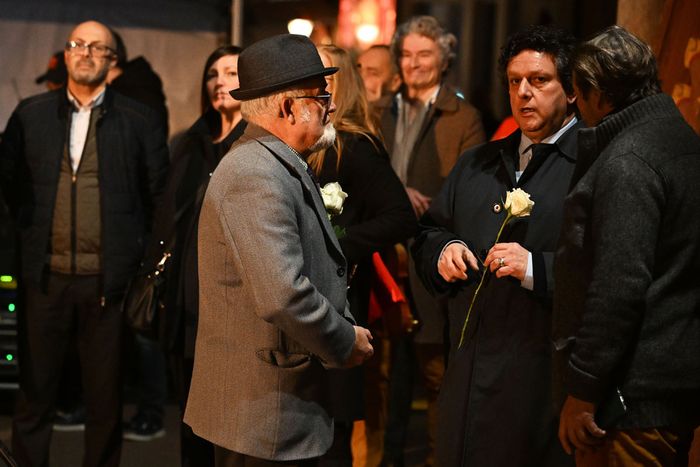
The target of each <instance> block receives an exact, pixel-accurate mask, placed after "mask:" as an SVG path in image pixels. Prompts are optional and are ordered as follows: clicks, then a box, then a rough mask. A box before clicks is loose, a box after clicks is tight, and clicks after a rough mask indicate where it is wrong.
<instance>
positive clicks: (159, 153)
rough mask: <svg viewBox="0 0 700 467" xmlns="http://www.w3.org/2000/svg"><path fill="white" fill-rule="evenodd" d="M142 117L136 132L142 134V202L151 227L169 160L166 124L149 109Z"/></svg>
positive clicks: (161, 195) (162, 189)
mask: <svg viewBox="0 0 700 467" xmlns="http://www.w3.org/2000/svg"><path fill="white" fill-rule="evenodd" d="M144 117H145V118H144V121H143V122H142V124H143V128H139V129H137V131H140V132H142V137H143V139H142V145H143V159H142V160H143V167H144V180H143V185H145V187H146V191H147V193H146V195H145V196H144V202H145V204H146V207H147V212H149V213H150V217H149V220H148V221H149V227H153V223H154V219H155V210H156V208H157V207H158V206H159V205H160V203H161V200H162V197H163V191H164V189H165V182H166V178H167V175H168V165H169V163H170V160H169V157H168V146H167V141H166V136H165V129H164V127H165V125H166V122H165V121H164V120H163V117H162V116H161V115H160V114H158V112H156V111H155V110H153V109H150V108H149V109H148V111H147V112H146V113H145V114H144Z"/></svg>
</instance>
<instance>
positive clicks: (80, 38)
mask: <svg viewBox="0 0 700 467" xmlns="http://www.w3.org/2000/svg"><path fill="white" fill-rule="evenodd" d="M114 49H115V41H114V36H112V32H111V31H110V30H109V28H108V27H107V26H105V25H104V24H102V23H98V22H97V21H86V22H84V23H80V24H79V25H77V26H76V27H75V28H74V29H73V31H71V33H70V35H69V36H68V42H67V44H66V51H65V60H66V68H67V69H68V85H69V89H71V88H72V87H74V86H75V85H81V86H89V87H100V86H102V85H103V84H104V83H105V80H106V78H107V73H108V71H109V70H110V69H111V68H112V67H114V65H115V63H116V55H115V53H114Z"/></svg>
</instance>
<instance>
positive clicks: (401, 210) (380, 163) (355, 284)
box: [309, 45, 416, 465]
mask: <svg viewBox="0 0 700 467" xmlns="http://www.w3.org/2000/svg"><path fill="white" fill-rule="evenodd" d="M318 50H319V54H320V55H321V60H322V61H323V64H324V65H325V66H334V67H338V69H339V70H338V72H337V73H336V74H334V75H332V76H328V77H326V80H327V81H328V88H327V89H328V91H329V92H330V93H331V94H332V100H333V103H335V106H336V111H335V112H334V113H332V114H331V122H333V125H334V126H335V128H336V131H337V136H336V141H335V144H334V145H333V146H332V147H330V148H329V149H327V150H325V151H321V152H318V153H315V154H313V155H312V156H310V157H309V164H310V165H311V167H312V168H313V170H314V172H315V173H316V174H317V176H318V178H319V181H320V183H321V186H323V185H325V184H326V183H330V182H338V183H340V185H341V187H342V188H343V190H344V191H345V192H346V193H348V198H347V199H346V201H345V204H344V206H343V212H342V214H340V215H338V216H336V217H334V218H333V219H332V221H331V222H332V223H333V224H335V225H337V226H339V227H341V228H342V229H343V230H344V232H345V233H344V235H341V238H340V246H341V247H342V249H343V253H344V254H345V257H346V259H347V261H348V267H349V268H350V270H353V269H354V270H355V274H354V275H353V277H352V280H351V283H350V289H349V291H348V300H349V302H350V310H351V312H352V314H353V316H354V317H355V319H357V322H358V325H360V326H365V327H366V326H368V324H369V323H367V307H368V304H369V292H370V283H371V279H372V253H374V252H375V251H380V250H382V249H384V248H386V247H390V246H392V245H394V244H395V243H397V242H400V241H403V240H406V239H407V238H409V237H411V236H412V235H413V234H414V232H415V230H416V217H415V214H414V213H413V208H412V207H411V203H410V201H409V200H408V196H407V195H406V191H405V190H404V188H403V185H402V184H401V181H400V180H399V179H398V177H397V176H396V174H395V173H394V171H393V169H392V168H391V164H390V162H389V156H388V154H387V152H386V150H385V149H384V145H383V144H382V142H381V140H380V138H379V133H378V129H377V126H376V125H375V123H374V122H373V120H372V117H371V114H370V110H369V105H368V102H367V99H366V97H365V96H366V94H365V89H364V84H363V83H362V78H361V77H360V75H359V73H358V72H357V69H356V68H355V65H354V63H353V61H352V59H351V57H350V54H349V53H348V52H346V51H345V50H343V49H341V48H339V47H336V46H333V45H327V46H320V47H319V49H318ZM375 349H376V346H375ZM376 358H380V356H379V355H377V356H376ZM332 383H333V388H332V391H331V394H332V395H333V396H332V397H333V398H334V399H335V400H334V401H333V402H334V404H333V405H334V408H335V413H334V416H335V420H336V426H335V440H334V444H333V447H332V448H331V450H330V451H329V452H328V454H326V456H325V457H324V458H323V459H322V462H321V464H322V465H331V464H332V465H350V464H348V463H347V462H348V461H350V462H351V461H352V455H351V452H350V436H351V434H352V424H353V421H354V420H357V419H362V418H364V413H363V412H364V411H363V407H364V404H363V400H364V399H363V378H362V370H361V369H359V370H358V371H354V370H351V371H342V372H336V374H334V375H333V378H332ZM372 415H375V414H372Z"/></svg>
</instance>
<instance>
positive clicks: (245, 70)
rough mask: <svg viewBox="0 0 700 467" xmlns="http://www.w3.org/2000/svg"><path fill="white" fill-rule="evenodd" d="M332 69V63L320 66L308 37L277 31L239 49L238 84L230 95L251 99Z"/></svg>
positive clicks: (332, 71) (329, 72) (331, 71)
mask: <svg viewBox="0 0 700 467" xmlns="http://www.w3.org/2000/svg"><path fill="white" fill-rule="evenodd" d="M336 71H338V68H336V67H327V68H326V67H324V66H323V62H321V57H320V56H319V55H318V51H317V50H316V46H315V45H314V44H313V42H311V40H309V38H308V37H306V36H301V35H297V34H280V35H278V36H272V37H268V38H267V39H263V40H261V41H258V42H256V43H254V44H253V45H251V46H250V47H246V48H245V49H244V50H243V52H241V55H240V56H239V57H238V80H239V83H240V87H239V88H238V89H234V90H233V91H231V97H233V98H234V99H238V100H248V99H255V98H256V97H262V96H265V95H268V94H272V93H274V92H277V91H281V90H282V89H285V88H288V87H291V86H292V85H293V84H296V83H299V82H301V81H304V80H307V79H309V78H316V77H323V76H327V75H332V74H333V73H335V72H336Z"/></svg>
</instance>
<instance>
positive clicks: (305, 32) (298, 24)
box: [287, 18, 314, 37]
mask: <svg viewBox="0 0 700 467" xmlns="http://www.w3.org/2000/svg"><path fill="white" fill-rule="evenodd" d="M287 30H288V31H289V34H301V35H302V36H306V37H309V36H310V35H311V31H313V30H314V23H313V21H311V20H308V19H302V18H295V19H293V20H291V21H290V22H289V23H287Z"/></svg>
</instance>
